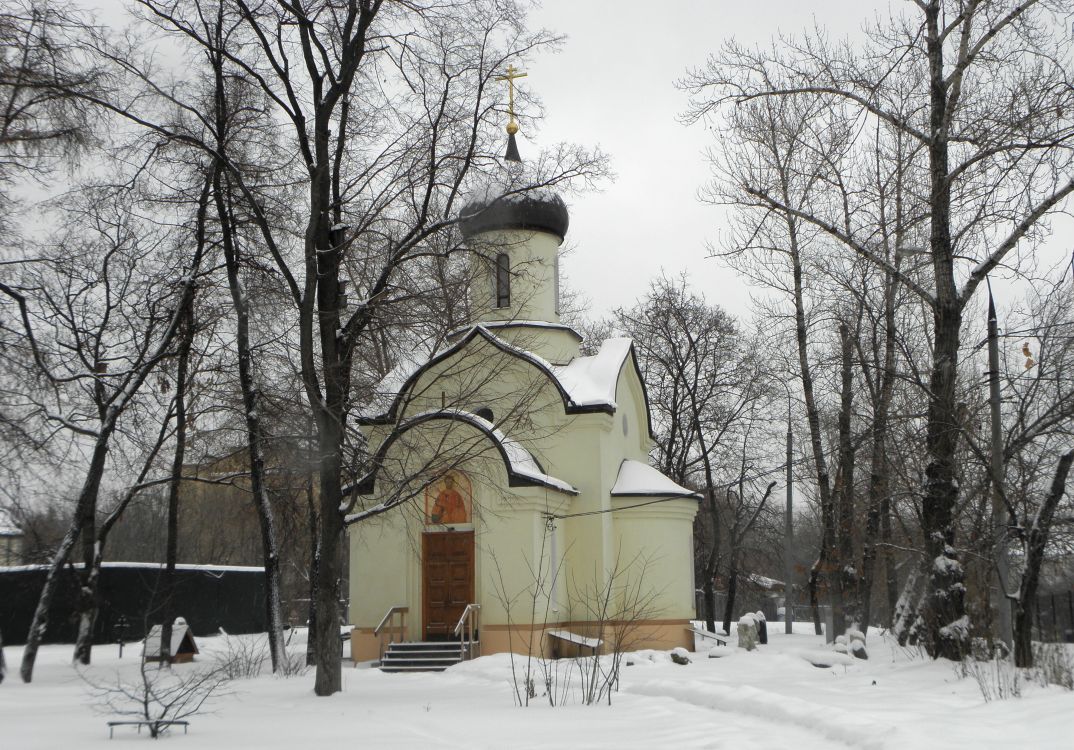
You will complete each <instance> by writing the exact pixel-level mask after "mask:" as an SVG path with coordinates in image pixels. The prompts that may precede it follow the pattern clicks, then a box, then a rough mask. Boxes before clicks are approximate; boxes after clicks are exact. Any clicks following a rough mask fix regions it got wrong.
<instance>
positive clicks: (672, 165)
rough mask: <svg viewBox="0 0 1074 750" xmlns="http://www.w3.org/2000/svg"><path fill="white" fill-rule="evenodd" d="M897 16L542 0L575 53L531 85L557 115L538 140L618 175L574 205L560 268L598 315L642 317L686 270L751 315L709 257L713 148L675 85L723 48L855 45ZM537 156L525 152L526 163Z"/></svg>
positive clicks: (545, 59) (544, 65) (546, 62)
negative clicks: (604, 163)
mask: <svg viewBox="0 0 1074 750" xmlns="http://www.w3.org/2000/svg"><path fill="white" fill-rule="evenodd" d="M887 9H888V2H886V0H823V2H809V1H808V0H754V2H744V1H743V0H707V1H706V0H694V1H691V0H664V1H663V2H624V1H622V0H618V1H617V0H544V2H543V7H542V8H541V9H540V10H539V11H538V12H536V13H535V14H534V16H533V25H534V26H545V27H547V28H549V29H552V30H554V31H556V32H559V33H562V34H565V35H566V36H567V41H566V43H565V44H564V45H563V48H562V50H561V51H560V52H559V53H558V54H551V55H544V56H542V57H540V58H538V59H536V60H534V61H533V62H532V63H531V64H530V65H529V70H528V72H529V75H528V77H527V78H525V79H523V80H522V82H521V85H522V86H524V87H528V88H530V89H532V90H533V91H534V92H535V93H537V94H539V95H540V96H541V98H542V99H543V100H544V103H545V106H546V110H547V112H546V115H547V121H546V122H545V124H544V126H543V128H542V130H541V132H540V134H539V135H538V136H537V140H538V142H555V141H560V140H572V141H577V142H580V143H583V144H589V145H599V146H600V147H601V148H602V149H603V150H604V151H606V152H607V153H608V154H609V155H610V156H611V158H612V168H613V169H614V171H615V172H616V175H617V176H616V178H615V180H614V181H613V182H611V183H609V184H608V185H606V187H605V189H604V190H603V191H602V192H601V193H598V194H590V195H584V196H580V197H576V198H573V199H571V200H570V201H569V204H570V214H571V224H570V231H569V233H568V238H567V239H568V241H569V242H570V243H571V244H572V245H573V246H574V251H573V253H572V254H571V255H570V256H569V257H568V258H567V259H566V260H565V261H564V264H563V268H564V270H565V272H566V274H567V275H568V277H569V283H570V284H571V285H572V286H573V287H574V288H576V289H578V290H579V291H580V292H582V293H583V294H584V295H586V296H587V297H588V298H589V299H590V301H591V302H592V308H591V315H595V316H597V315H603V314H605V313H606V312H607V311H609V310H610V309H612V308H614V307H616V306H620V305H623V306H628V305H631V304H633V303H634V301H635V300H637V298H638V297H639V296H641V295H642V294H644V292H645V290H646V289H647V288H648V285H649V282H650V280H651V279H652V278H653V277H654V276H656V275H658V274H659V273H660V272H661V270H663V271H665V272H667V273H668V274H672V275H674V274H678V273H679V272H681V271H684V270H685V271H687V272H688V273H689V275H690V279H691V282H692V283H693V284H695V285H696V286H697V287H698V288H699V289H701V290H703V291H704V292H705V295H706V297H708V298H709V301H711V302H717V303H719V304H721V305H723V306H725V307H727V308H729V309H731V310H733V311H734V312H736V313H745V312H746V308H747V306H748V295H749V290H748V289H747V288H746V287H744V286H743V285H742V283H741V282H740V281H739V280H737V279H736V278H735V277H734V275H733V274H732V272H731V271H729V270H727V269H725V268H721V267H720V265H719V264H718V262H717V261H715V260H712V259H709V258H707V257H706V255H707V253H706V243H707V242H713V241H715V240H716V237H717V232H718V229H719V226H720V224H721V211H720V209H718V208H716V207H713V206H710V205H705V204H702V203H701V202H700V201H699V200H698V198H697V192H698V189H699V188H700V187H701V186H702V184H704V183H705V182H706V181H707V180H708V179H709V167H708V164H707V163H706V161H705V158H704V155H703V151H704V149H705V147H706V146H708V145H710V139H709V138H708V137H707V136H706V133H705V131H704V129H703V128H702V127H701V126H699V125H695V126H691V127H686V126H685V125H682V124H681V123H680V122H679V121H678V117H679V116H680V115H681V114H682V112H683V110H684V109H685V108H686V104H687V97H686V94H685V93H683V92H682V91H679V90H678V89H676V88H675V85H674V84H675V81H676V80H677V79H679V78H681V77H682V76H683V75H684V74H685V73H686V71H687V70H688V69H689V68H691V67H695V66H699V65H701V64H702V63H704V61H705V59H706V57H707V56H708V54H709V53H710V52H711V51H715V50H716V49H718V48H719V46H720V44H721V43H722V42H723V41H724V40H725V39H729V38H734V39H737V40H738V41H740V42H743V43H760V44H767V43H769V42H770V41H771V40H772V38H773V37H775V36H776V35H777V34H778V33H779V32H781V31H782V32H786V33H798V32H799V31H801V30H803V29H804V28H806V27H811V26H812V25H813V24H814V23H816V24H817V25H820V26H823V27H825V28H826V29H828V31H829V32H830V33H831V34H833V35H836V36H845V35H847V34H856V33H858V32H859V30H860V29H861V25H862V22H864V21H865V20H867V19H869V18H871V17H873V16H875V14H876V12H877V11H878V10H879V11H884V12H886V11H887ZM524 135H525V134H524ZM537 145H538V144H533V143H532V142H527V141H526V140H523V141H521V142H520V148H521V149H522V151H523V154H522V155H523V158H525V156H526V149H527V148H529V149H530V150H531V152H532V151H533V150H536V148H537Z"/></svg>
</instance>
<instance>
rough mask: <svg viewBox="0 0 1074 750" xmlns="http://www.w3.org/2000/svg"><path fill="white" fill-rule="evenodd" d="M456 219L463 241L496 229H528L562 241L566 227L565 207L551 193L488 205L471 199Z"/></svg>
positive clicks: (517, 196)
mask: <svg viewBox="0 0 1074 750" xmlns="http://www.w3.org/2000/svg"><path fill="white" fill-rule="evenodd" d="M459 219H460V224H459V226H460V228H461V229H462V236H463V237H466V238H467V239H469V238H470V237H472V236H474V235H475V234H481V233H482V232H494V231H496V230H500V229H528V230H531V231H535V232H548V233H549V234H554V235H556V236H557V237H559V241H560V242H562V241H563V238H564V237H566V236H567V226H568V225H569V224H570V216H569V215H568V213H567V205H566V204H565V203H564V202H563V199H562V198H560V197H559V196H558V195H556V194H555V193H551V192H541V193H518V194H515V195H508V196H501V197H499V198H497V199H495V200H493V201H491V202H489V201H487V200H473V201H471V202H470V203H468V204H466V206H465V207H464V208H463V209H462V211H460V212H459Z"/></svg>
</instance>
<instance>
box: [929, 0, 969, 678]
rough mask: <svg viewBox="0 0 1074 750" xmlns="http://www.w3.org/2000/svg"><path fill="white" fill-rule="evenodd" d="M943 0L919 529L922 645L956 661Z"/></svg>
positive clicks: (935, 59)
mask: <svg viewBox="0 0 1074 750" xmlns="http://www.w3.org/2000/svg"><path fill="white" fill-rule="evenodd" d="M940 10H941V3H940V2H939V1H938V0H932V1H931V2H929V3H928V4H927V6H926V7H925V25H926V35H925V36H926V48H927V53H928V61H929V79H930V80H929V99H930V101H929V126H930V127H929V130H930V132H931V133H932V137H931V138H930V139H929V144H928V145H929V176H930V186H929V208H930V227H929V232H930V234H929V246H930V250H931V253H932V270H933V274H934V276H935V284H936V301H935V307H934V308H933V320H934V331H933V349H932V370H931V373H930V376H929V408H928V417H927V422H926V434H925V446H926V450H927V452H928V457H929V462H928V465H927V466H926V467H925V487H924V501H923V507H922V524H921V525H922V529H921V531H922V535H923V537H924V543H925V552H926V555H925V561H924V565H925V568H926V573H927V576H928V579H929V582H928V585H927V586H926V589H927V591H928V594H927V596H926V599H925V606H924V610H923V612H922V618H923V626H924V633H923V635H924V637H925V647H926V649H928V652H929V654H930V655H932V656H933V657H941V656H942V657H946V658H949V659H955V660H959V659H961V658H962V656H963V654H964V653H965V651H966V647H967V645H968V640H969V620H968V618H967V617H966V607H965V586H964V585H963V578H964V573H963V569H962V565H961V563H960V562H959V561H958V557H957V553H956V551H955V546H954V544H955V524H954V515H955V506H956V504H957V502H958V483H957V481H956V476H955V470H956V462H955V451H956V449H957V446H958V437H959V423H958V414H957V406H956V400H955V399H956V391H955V385H956V379H957V376H958V345H959V333H960V329H961V327H962V309H961V303H960V301H959V297H958V290H957V288H956V286H955V278H954V257H953V251H952V244H951V184H950V180H949V179H948V175H949V169H948V149H947V139H948V134H947V133H946V130H945V128H946V113H947V86H946V83H945V81H944V62H943V40H942V39H941V38H940V18H939V16H940Z"/></svg>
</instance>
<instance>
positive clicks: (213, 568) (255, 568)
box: [0, 561, 265, 573]
mask: <svg viewBox="0 0 1074 750" xmlns="http://www.w3.org/2000/svg"><path fill="white" fill-rule="evenodd" d="M68 564H69V565H70V566H71V567H73V568H75V569H81V568H83V567H84V566H85V563H80V562H76V563H68ZM50 567H51V566H50V565H48V564H47V563H38V564H35V565H9V566H3V565H0V570H2V571H4V572H5V573H14V572H18V571H25V570H48V569H49V568H50ZM101 567H102V568H153V569H158V568H163V567H164V563H155V562H121V561H116V562H102V563H101ZM175 569H176V570H201V571H204V572H206V573H223V572H239V573H264V572H265V568H264V567H263V566H260V565H195V564H190V563H179V564H177V565H176V566H175Z"/></svg>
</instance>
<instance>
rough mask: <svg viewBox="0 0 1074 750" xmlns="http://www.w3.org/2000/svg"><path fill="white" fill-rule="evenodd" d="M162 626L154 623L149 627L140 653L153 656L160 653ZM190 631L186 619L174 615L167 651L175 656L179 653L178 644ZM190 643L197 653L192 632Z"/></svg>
mask: <svg viewBox="0 0 1074 750" xmlns="http://www.w3.org/2000/svg"><path fill="white" fill-rule="evenodd" d="M162 630H163V626H161V625H154V626H153V627H151V628H150V629H149V633H148V634H147V635H146V637H145V641H144V643H145V646H144V647H143V648H142V655H143V656H149V657H150V658H153V657H155V656H158V655H159V654H160V636H161V634H162ZM189 632H190V626H189V625H187V624H186V620H184V619H183V618H182V617H176V618H175V623H174V624H173V625H172V637H171V648H169V649H168V653H169V654H171V655H172V656H175V655H176V654H177V653H179V646H180V645H181V644H182V643H183V638H184V637H186V635H187V633H189ZM190 645H191V646H192V647H193V650H194V653H195V654H196V653H198V646H197V644H196V643H195V642H194V634H193V633H190Z"/></svg>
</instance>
